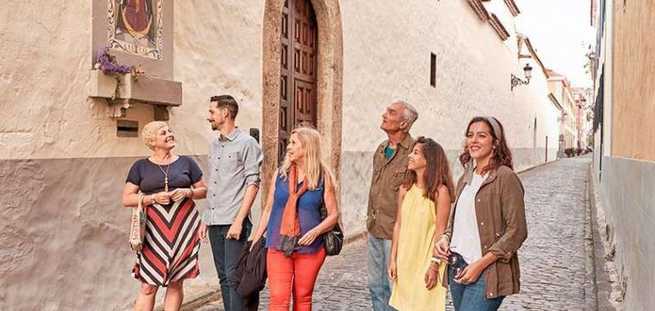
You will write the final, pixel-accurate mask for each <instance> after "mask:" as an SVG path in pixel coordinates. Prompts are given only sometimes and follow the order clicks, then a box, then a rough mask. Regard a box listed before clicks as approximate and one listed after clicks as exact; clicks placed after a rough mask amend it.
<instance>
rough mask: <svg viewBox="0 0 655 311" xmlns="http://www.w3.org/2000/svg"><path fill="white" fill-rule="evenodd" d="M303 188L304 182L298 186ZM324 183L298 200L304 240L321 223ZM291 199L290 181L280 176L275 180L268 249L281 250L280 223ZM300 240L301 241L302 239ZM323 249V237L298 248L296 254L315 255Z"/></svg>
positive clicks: (267, 235) (267, 232) (320, 183)
mask: <svg viewBox="0 0 655 311" xmlns="http://www.w3.org/2000/svg"><path fill="white" fill-rule="evenodd" d="M300 187H302V182H300V183H299V184H298V188H300ZM323 192H324V187H323V182H322V179H321V181H320V182H319V185H318V187H316V189H314V190H313V191H310V190H307V191H305V193H303V194H302V195H301V196H300V198H299V199H298V218H299V220H300V238H302V237H303V236H304V235H305V233H307V231H309V230H311V229H313V228H314V227H316V226H318V224H320V223H321V221H322V220H321V204H322V203H323ZM288 199H289V181H288V179H286V178H282V177H281V176H280V175H279V174H278V175H277V178H276V179H275V193H274V195H273V207H272V209H271V216H270V218H269V219H268V228H267V229H266V237H267V238H266V247H268V248H273V249H276V250H279V246H280V240H281V238H280V223H281V222H282V214H283V213H284V207H285V206H286V204H287V200H288ZM300 238H299V239H300ZM321 247H323V235H320V236H319V237H317V238H316V240H314V242H313V243H312V244H310V245H307V246H297V247H296V249H295V250H294V251H295V252H298V253H301V254H306V253H314V252H317V251H318V250H320V248H321Z"/></svg>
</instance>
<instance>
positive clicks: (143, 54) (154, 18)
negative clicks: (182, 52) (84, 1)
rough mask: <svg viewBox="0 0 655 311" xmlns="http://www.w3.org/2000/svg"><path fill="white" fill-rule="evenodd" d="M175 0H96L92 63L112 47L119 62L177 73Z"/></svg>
mask: <svg viewBox="0 0 655 311" xmlns="http://www.w3.org/2000/svg"><path fill="white" fill-rule="evenodd" d="M173 1H174V0H93V2H92V3H93V5H92V19H93V30H92V48H93V50H92V53H91V54H92V56H91V58H92V59H91V60H92V64H94V63H95V62H96V57H97V56H96V54H97V53H98V51H102V50H104V49H106V48H109V52H110V53H111V55H113V56H115V57H116V59H117V60H118V62H119V63H121V64H125V65H131V66H136V65H139V66H140V67H141V68H143V69H144V70H145V72H147V73H148V74H149V75H152V76H156V77H158V78H162V79H172V78H173V77H172V76H173V24H174V23H173V6H174V3H173Z"/></svg>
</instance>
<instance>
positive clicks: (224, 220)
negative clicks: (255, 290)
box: [200, 95, 263, 311]
mask: <svg viewBox="0 0 655 311" xmlns="http://www.w3.org/2000/svg"><path fill="white" fill-rule="evenodd" d="M238 112H239V104H238V103H237V101H236V100H235V99H234V98H233V97H232V96H230V95H220V96H213V97H212V98H211V99H210V104H209V118H208V119H207V120H208V121H209V123H211V126H212V130H218V132H219V135H218V137H216V139H213V140H212V142H211V146H210V148H209V180H208V181H207V184H208V191H207V201H208V203H209V207H208V209H206V210H205V211H204V213H203V215H202V224H201V226H200V236H201V238H203V239H204V238H205V237H206V236H207V234H209V241H210V244H211V248H212V253H213V255H214V265H215V266H216V271H217V272H218V278H219V280H220V284H221V294H222V296H223V305H224V306H225V310H226V311H240V310H245V309H246V306H245V303H246V301H245V300H244V299H243V298H242V297H241V296H240V295H239V294H238V293H237V292H236V284H233V283H232V282H231V281H230V279H231V277H230V276H231V275H232V273H234V271H235V269H236V267H237V264H238V260H239V255H240V254H241V250H242V249H243V247H244V245H245V244H246V240H247V239H248V236H250V231H251V229H252V222H251V221H250V208H251V207H252V204H253V202H254V201H255V197H256V196H257V191H258V190H259V182H260V178H259V168H260V166H261V163H262V160H263V155H262V150H261V148H260V147H259V144H258V143H257V141H256V140H255V139H254V138H252V137H251V136H250V135H248V133H246V132H244V131H242V130H241V129H239V128H237V127H236V126H235V124H234V120H235V118H236V116H237V114H238ZM253 299H254V300H255V301H252V299H249V300H251V301H248V302H247V303H248V305H249V306H252V304H253V303H255V304H256V303H257V299H258V297H253Z"/></svg>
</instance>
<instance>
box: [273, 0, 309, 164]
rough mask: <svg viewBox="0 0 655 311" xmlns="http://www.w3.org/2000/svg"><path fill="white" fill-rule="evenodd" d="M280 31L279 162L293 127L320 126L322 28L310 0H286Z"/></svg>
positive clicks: (282, 157)
mask: <svg viewBox="0 0 655 311" xmlns="http://www.w3.org/2000/svg"><path fill="white" fill-rule="evenodd" d="M280 32H281V36H280V44H281V49H280V54H281V61H280V62H281V64H280V108H279V110H280V118H279V125H278V130H279V133H278V135H279V136H278V137H279V138H278V154H277V156H278V158H277V160H278V163H280V162H282V160H283V159H284V152H285V148H286V145H287V143H288V142H289V133H290V132H291V130H293V129H294V128H295V127H296V126H298V125H301V124H304V125H311V126H313V127H318V123H317V111H318V104H317V100H318V97H317V96H316V93H317V87H316V82H317V77H316V76H317V72H316V71H317V70H316V69H317V67H318V57H317V54H318V27H317V23H316V14H315V13H314V8H313V7H312V4H311V2H310V1H309V0H286V1H285V2H284V7H283V8H282V23H281V31H280Z"/></svg>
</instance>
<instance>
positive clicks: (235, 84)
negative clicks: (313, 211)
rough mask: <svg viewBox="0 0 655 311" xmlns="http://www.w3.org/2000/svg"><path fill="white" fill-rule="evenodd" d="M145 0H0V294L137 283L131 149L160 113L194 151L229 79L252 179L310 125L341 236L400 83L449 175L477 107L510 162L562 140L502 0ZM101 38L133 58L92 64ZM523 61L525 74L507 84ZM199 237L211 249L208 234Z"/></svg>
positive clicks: (361, 211)
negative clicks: (130, 235)
mask: <svg viewBox="0 0 655 311" xmlns="http://www.w3.org/2000/svg"><path fill="white" fill-rule="evenodd" d="M120 3H123V2H120ZM146 3H147V5H148V10H146V11H145V12H146V13H147V14H146V15H134V16H132V17H131V18H134V19H136V20H137V21H138V20H141V21H143V22H144V23H137V24H138V25H140V26H141V27H142V28H143V30H139V29H136V28H135V29H132V28H134V27H131V28H130V27H128V28H129V29H128V28H125V27H123V26H124V23H126V20H127V21H131V20H129V19H126V20H121V19H120V18H121V17H120V16H122V15H120V13H124V11H121V10H126V8H125V7H123V6H121V5H120V4H119V2H117V1H115V0H94V1H88V2H83V3H73V2H56V3H49V4H44V3H40V2H39V3H35V2H24V1H10V2H9V3H6V4H5V5H3V6H2V8H0V10H1V11H0V13H2V15H3V16H6V17H7V18H5V19H2V20H0V29H1V30H2V31H0V39H1V40H2V42H3V43H4V45H3V46H4V48H3V49H2V50H0V65H1V66H2V72H1V73H0V88H1V89H2V93H3V95H4V96H3V97H2V98H1V99H0V107H1V108H2V109H0V116H2V119H3V122H2V123H1V124H0V144H1V145H2V148H0V159H2V160H0V180H1V184H2V185H3V188H4V191H2V194H0V200H1V201H2V202H3V208H2V213H3V216H4V217H1V218H0V219H1V220H0V224H1V225H2V235H0V243H2V245H3V247H5V250H4V251H3V254H1V255H0V260H2V265H1V266H2V269H0V279H2V280H3V281H4V282H5V285H4V286H2V287H0V309H3V310H34V309H40V310H80V309H88V308H89V307H95V308H96V309H98V310H121V309H124V308H127V307H128V306H129V305H130V304H131V301H132V299H133V298H134V295H135V294H136V291H137V288H138V284H137V282H136V281H134V280H133V279H131V277H130V273H129V269H130V268H131V265H132V263H133V260H134V258H133V255H132V254H131V251H130V249H129V247H128V243H127V241H126V240H127V231H128V227H129V225H128V219H129V214H130V213H129V211H127V210H126V209H124V208H122V207H121V204H120V195H121V190H122V187H123V185H124V182H125V177H126V175H127V170H128V168H129V167H130V165H131V164H132V163H133V162H134V161H135V160H137V159H139V158H142V157H144V156H147V155H148V153H149V152H148V150H147V149H146V147H145V146H144V144H143V142H142V141H141V138H140V137H138V132H139V131H140V129H141V128H142V127H143V125H145V124H146V123H147V122H149V121H152V120H154V119H162V120H166V119H168V122H169V123H170V125H171V127H172V128H173V129H174V130H175V132H176V140H177V141H178V144H177V147H176V150H175V151H176V152H177V153H179V154H185V155H191V156H193V157H195V158H196V159H197V160H198V161H199V162H200V163H201V164H202V165H203V166H204V167H206V166H205V164H206V154H207V150H208V147H207V146H208V142H209V141H210V139H212V138H213V137H215V136H214V135H215V134H214V133H212V132H211V130H210V129H209V126H208V124H207V123H206V121H205V118H206V114H207V112H206V111H207V105H208V102H209V98H210V96H213V95H218V94H224V93H227V94H232V95H233V96H235V97H236V98H237V100H238V101H239V102H240V103H241V108H240V112H239V116H238V118H237V123H238V125H239V126H240V127H241V128H248V129H252V131H251V133H253V135H257V133H259V137H260V142H261V144H262V146H263V148H264V152H265V158H266V159H265V163H264V166H263V168H262V169H263V173H264V180H269V179H268V178H269V177H270V176H271V175H272V174H273V171H274V168H275V166H276V164H277V161H278V160H279V156H280V155H281V154H282V153H283V148H284V143H285V139H286V138H287V137H288V132H289V130H290V129H292V128H293V126H295V125H296V124H298V123H301V122H305V123H311V124H314V125H315V126H316V127H317V128H318V129H319V131H320V132H321V133H322V134H323V136H324V142H323V153H324V154H323V158H324V160H325V163H327V164H328V165H329V166H330V167H331V168H332V169H333V170H334V172H335V175H336V176H337V178H338V185H339V198H340V200H339V201H340V206H341V211H342V221H343V223H344V226H345V230H346V234H347V235H351V236H352V235H355V234H358V233H361V232H364V231H365V217H366V203H367V197H368V186H369V182H370V178H371V164H372V153H373V151H374V150H375V147H376V146H377V145H378V144H379V143H380V142H381V141H382V140H383V139H385V135H384V133H383V132H382V131H381V130H380V129H379V125H380V121H381V114H382V112H383V110H384V108H385V107H386V106H387V105H388V104H390V103H391V102H393V101H394V100H397V99H403V100H405V101H407V102H409V103H411V104H412V105H414V106H415V107H416V108H417V109H418V111H419V114H420V116H419V119H418V121H417V122H416V124H415V125H414V128H413V129H412V134H413V135H414V136H419V135H425V136H430V137H432V138H434V139H436V140H437V141H438V142H440V143H441V144H442V145H443V146H444V148H445V149H447V151H448V154H449V157H450V159H451V165H452V166H453V168H454V171H455V175H456V176H457V175H459V173H460V172H461V166H460V165H459V164H458V163H456V161H455V159H456V156H457V155H458V153H460V152H461V150H462V143H463V140H464V131H465V126H466V124H467V122H468V120H469V119H470V118H471V117H473V116H476V115H494V116H496V117H497V118H498V119H499V120H500V121H501V122H502V123H503V124H504V126H505V129H506V132H507V137H508V140H509V144H510V147H511V148H512V151H513V153H514V161H515V164H516V169H517V170H521V169H525V168H529V167H532V166H535V165H538V164H541V163H544V162H546V161H551V160H554V159H555V158H556V154H557V150H558V137H559V135H560V132H559V123H558V120H557V118H558V115H559V112H558V110H557V107H556V106H555V105H553V103H552V102H551V101H550V100H549V98H548V93H549V91H548V82H547V80H548V78H549V77H548V73H547V72H546V69H545V66H544V64H543V63H542V62H541V61H540V60H539V58H538V55H537V54H536V53H535V51H534V48H532V43H530V42H529V40H528V41H527V43H526V40H525V38H523V37H522V36H520V34H519V32H518V31H517V29H516V26H515V25H514V22H513V21H514V17H515V16H516V15H518V14H520V10H519V8H518V7H517V6H516V4H515V3H514V2H513V1H511V0H504V1H501V0H491V1H481V0H461V1H425V0H411V1H394V0H384V1H337V0H311V1H310V0H288V1H285V0H266V1H260V2H256V3H255V2H252V1H241V0H224V1H220V2H216V1H193V2H192V1H173V0H152V1H147V2H146ZM130 14H133V13H130ZM128 17H129V16H128ZM135 23H136V22H135ZM137 24H135V25H137ZM146 26H147V27H152V28H144V27H146ZM25 29H30V31H29V32H26V31H25ZM106 45H109V46H111V49H110V53H113V54H114V55H115V56H116V57H117V59H118V60H119V61H120V62H122V63H124V64H128V65H141V67H142V68H143V71H144V72H145V74H143V75H141V76H138V75H137V77H136V78H135V77H130V76H128V77H125V76H123V77H118V78H117V79H118V80H116V79H113V78H110V77H107V76H105V75H103V74H101V73H99V72H98V71H94V70H93V68H94V64H95V62H96V60H97V53H98V52H99V51H100V50H101V49H102V48H104V46H106ZM526 64H530V65H531V66H532V67H533V68H534V70H533V73H532V78H531V79H530V80H529V83H528V84H519V85H517V86H516V87H511V80H512V75H514V76H517V77H520V78H522V79H524V80H525V78H524V73H523V68H524V66H525V65H526ZM115 81H118V82H115ZM116 83H118V84H116ZM258 202H259V201H258ZM199 206H200V208H204V203H202V202H201V204H199ZM255 208H256V209H259V204H258V206H256V207H255ZM201 255H202V256H211V255H210V252H209V251H208V249H207V248H206V246H203V249H202V250H201ZM203 268H206V269H213V267H211V266H207V267H203ZM201 274H202V272H201Z"/></svg>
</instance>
